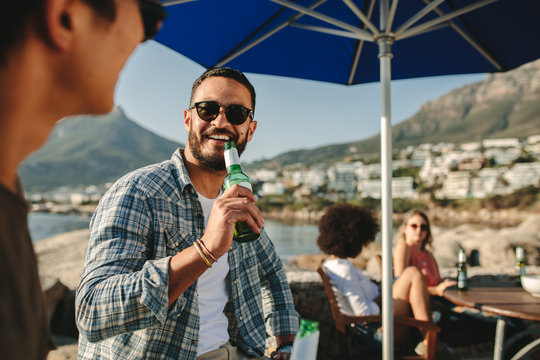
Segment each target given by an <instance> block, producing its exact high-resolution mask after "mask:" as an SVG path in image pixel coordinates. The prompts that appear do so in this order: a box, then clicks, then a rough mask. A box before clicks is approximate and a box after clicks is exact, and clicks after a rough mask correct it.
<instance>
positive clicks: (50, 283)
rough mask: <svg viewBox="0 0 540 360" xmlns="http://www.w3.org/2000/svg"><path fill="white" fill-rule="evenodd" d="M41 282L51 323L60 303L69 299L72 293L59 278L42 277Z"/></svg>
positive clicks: (47, 314) (46, 311) (46, 310)
mask: <svg viewBox="0 0 540 360" xmlns="http://www.w3.org/2000/svg"><path fill="white" fill-rule="evenodd" d="M40 281H41V289H42V291H43V297H44V300H45V313H46V316H47V319H49V321H50V320H51V318H52V317H53V314H54V311H55V310H56V307H57V305H58V303H59V302H60V301H62V300H64V299H66V298H67V297H69V294H70V291H69V289H68V288H67V287H66V286H65V285H64V284H62V283H61V282H60V281H59V280H58V279H57V278H53V277H50V276H40Z"/></svg>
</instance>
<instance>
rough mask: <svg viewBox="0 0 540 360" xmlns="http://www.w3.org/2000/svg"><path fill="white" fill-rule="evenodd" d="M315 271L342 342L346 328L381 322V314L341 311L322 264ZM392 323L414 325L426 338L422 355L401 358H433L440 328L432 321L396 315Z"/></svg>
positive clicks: (344, 348) (344, 347) (343, 347)
mask: <svg viewBox="0 0 540 360" xmlns="http://www.w3.org/2000/svg"><path fill="white" fill-rule="evenodd" d="M317 272H318V273H319V275H320V276H321V280H322V284H323V287H324V291H325V292H326V296H327V297H328V302H329V303H330V310H331V311H332V317H333V318H334V324H335V326H336V330H337V331H338V332H340V333H341V334H343V335H344V336H343V337H341V338H342V339H343V341H344V342H345V341H346V340H347V339H346V336H347V335H348V331H347V329H348V328H350V327H354V326H358V325H366V324H370V323H381V322H382V316H381V315H369V316H350V315H347V314H344V313H342V312H341V310H340V308H339V305H338V302H337V299H336V294H334V290H333V288H332V284H331V283H330V279H329V278H328V275H327V274H326V272H325V270H324V269H323V267H322V264H321V265H320V266H319V267H318V268H317ZM394 324H401V325H407V326H411V327H415V328H417V329H418V330H420V331H422V332H424V333H425V338H426V340H427V342H426V353H425V355H424V356H405V357H403V359H426V360H431V359H435V352H436V346H437V333H438V332H439V331H440V328H439V327H438V326H437V325H434V324H432V323H429V322H425V321H420V320H416V319H413V318H408V317H398V316H394ZM342 349H343V350H345V351H347V354H346V356H347V357H349V356H351V355H353V354H348V346H347V345H346V344H344V346H342Z"/></svg>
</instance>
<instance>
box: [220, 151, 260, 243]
mask: <svg viewBox="0 0 540 360" xmlns="http://www.w3.org/2000/svg"><path fill="white" fill-rule="evenodd" d="M224 156H225V167H226V168H227V177H226V178H225V180H224V181H223V190H227V189H228V188H230V187H231V186H233V185H235V184H238V185H240V186H243V187H245V188H248V189H249V190H251V191H253V189H252V187H251V181H250V180H249V177H248V176H247V175H246V174H244V173H243V172H242V167H241V166H240V157H239V156H238V151H237V150H236V145H235V143H234V142H232V141H228V142H226V143H225V151H224ZM257 238H259V234H256V233H254V232H253V231H252V230H251V229H250V228H249V226H248V225H247V224H246V223H245V222H243V221H238V222H237V223H236V225H235V226H234V236H233V239H234V240H235V241H237V242H239V243H245V242H249V241H253V240H255V239H257Z"/></svg>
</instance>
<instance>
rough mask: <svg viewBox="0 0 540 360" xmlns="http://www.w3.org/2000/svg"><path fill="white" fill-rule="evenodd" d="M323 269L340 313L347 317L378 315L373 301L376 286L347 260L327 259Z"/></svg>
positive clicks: (376, 295)
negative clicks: (332, 289)
mask: <svg viewBox="0 0 540 360" xmlns="http://www.w3.org/2000/svg"><path fill="white" fill-rule="evenodd" d="M323 267H324V269H325V271H326V273H327V274H328V278H329V279H330V283H331V284H332V287H333V288H334V293H335V294H336V298H337V302H338V305H339V308H340V309H341V312H343V313H344V314H347V315H379V314H380V313H381V309H380V308H379V305H377V304H376V303H375V301H374V299H376V298H377V297H378V296H379V294H380V293H379V288H378V286H377V285H376V284H375V283H374V282H372V281H371V280H370V279H369V278H367V277H366V276H364V274H362V271H361V270H360V269H358V268H356V267H355V266H354V265H353V264H352V263H351V261H350V260H348V259H327V260H325V262H324V263H323Z"/></svg>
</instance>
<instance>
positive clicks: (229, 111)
mask: <svg viewBox="0 0 540 360" xmlns="http://www.w3.org/2000/svg"><path fill="white" fill-rule="evenodd" d="M221 107H224V108H225V116H226V117H227V121H229V122H230V123H231V124H233V125H241V124H243V123H244V122H246V120H247V118H248V117H249V116H250V115H251V116H253V110H250V109H248V108H247V107H244V106H242V105H234V104H232V105H220V104H218V103H217V101H200V102H196V103H195V104H193V105H192V106H191V107H190V108H189V109H188V110H191V109H193V108H196V109H197V114H198V115H199V117H200V118H201V119H203V120H204V121H212V120H214V119H215V118H217V117H218V115H219V112H220V110H221Z"/></svg>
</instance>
